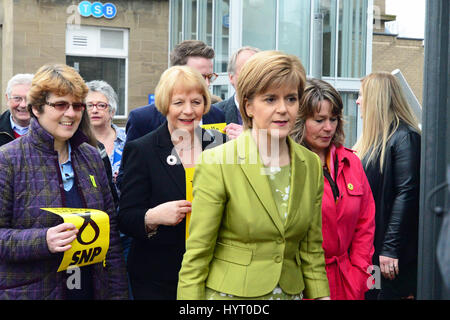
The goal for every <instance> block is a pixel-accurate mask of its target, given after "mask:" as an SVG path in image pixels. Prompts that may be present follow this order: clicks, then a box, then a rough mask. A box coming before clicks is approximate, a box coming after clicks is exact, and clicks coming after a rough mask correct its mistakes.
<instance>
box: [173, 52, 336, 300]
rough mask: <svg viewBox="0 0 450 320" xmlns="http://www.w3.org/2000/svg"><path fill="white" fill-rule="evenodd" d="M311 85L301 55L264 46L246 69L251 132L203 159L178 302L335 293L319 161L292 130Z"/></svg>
mask: <svg viewBox="0 0 450 320" xmlns="http://www.w3.org/2000/svg"><path fill="white" fill-rule="evenodd" d="M304 85H305V71H304V69H303V66H302V64H301V62H300V60H299V59H298V58H297V57H295V56H293V55H288V54H285V53H283V52H279V51H265V52H259V53H256V54H255V55H253V56H252V57H251V58H250V59H249V60H248V61H247V62H246V64H245V65H244V66H243V68H242V70H241V73H240V75H239V80H238V97H239V99H240V100H241V101H240V103H239V105H240V108H241V114H242V116H243V117H242V118H243V120H244V126H245V128H246V130H245V131H244V132H243V133H242V134H241V135H239V137H237V138H236V139H234V140H231V141H229V142H227V143H225V144H224V145H222V146H219V147H216V148H213V149H211V150H207V151H204V152H203V153H202V155H201V160H200V161H199V163H198V164H197V166H196V169H195V170H196V173H195V176H194V200H193V203H192V218H191V224H190V229H189V238H188V240H187V243H186V253H185V255H184V257H183V264H182V267H181V270H180V273H179V278H180V279H179V283H178V292H177V296H178V299H230V300H240V299H242V300H246V299H261V300H263V299H302V298H303V296H305V297H306V298H309V299H322V298H323V299H328V298H329V297H328V296H329V287H328V280H327V276H326V271H325V259H324V253H323V249H322V229H321V214H320V207H321V203H322V193H323V174H322V169H321V165H320V160H319V158H318V157H317V155H315V154H314V153H312V152H310V151H308V150H307V149H306V148H304V147H303V146H300V145H299V144H297V143H295V142H294V141H293V140H292V139H291V138H290V137H289V132H290V131H291V129H292V127H293V125H294V123H295V118H296V115H297V111H298V107H299V100H300V98H301V96H302V94H303V89H304ZM277 147H278V148H277ZM269 150H270V152H268V151H269Z"/></svg>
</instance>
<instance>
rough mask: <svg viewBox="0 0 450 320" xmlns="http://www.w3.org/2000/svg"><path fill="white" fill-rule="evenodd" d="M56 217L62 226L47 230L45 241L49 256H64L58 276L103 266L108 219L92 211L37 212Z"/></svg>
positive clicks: (75, 209) (76, 209) (97, 211)
mask: <svg viewBox="0 0 450 320" xmlns="http://www.w3.org/2000/svg"><path fill="white" fill-rule="evenodd" d="M41 209H42V210H45V211H48V212H51V213H54V214H57V215H59V216H60V217H61V218H62V219H63V220H64V223H61V224H59V225H57V226H55V227H53V228H50V229H48V231H47V235H46V240H47V245H48V248H49V250H50V252H52V253H58V252H64V256H63V259H62V261H61V264H60V265H59V268H58V272H59V271H63V270H66V269H67V268H69V267H71V266H74V265H76V266H79V267H82V266H85V265H89V264H94V263H99V262H102V261H103V262H105V259H106V253H107V251H108V248H109V233H110V225H109V216H108V214H107V213H106V212H103V211H100V210H96V209H80V208H41Z"/></svg>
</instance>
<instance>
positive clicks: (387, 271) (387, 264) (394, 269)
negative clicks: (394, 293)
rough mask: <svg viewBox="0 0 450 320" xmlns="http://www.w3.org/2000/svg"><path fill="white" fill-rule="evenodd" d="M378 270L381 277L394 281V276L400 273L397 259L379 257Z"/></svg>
mask: <svg viewBox="0 0 450 320" xmlns="http://www.w3.org/2000/svg"><path fill="white" fill-rule="evenodd" d="M380 270H381V274H382V275H383V277H385V278H386V279H389V280H394V279H395V276H396V275H398V274H399V272H400V270H399V269H398V259H394V258H389V257H386V256H380Z"/></svg>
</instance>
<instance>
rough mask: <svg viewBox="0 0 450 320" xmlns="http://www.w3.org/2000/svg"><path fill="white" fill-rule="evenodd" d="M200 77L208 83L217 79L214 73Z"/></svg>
mask: <svg viewBox="0 0 450 320" xmlns="http://www.w3.org/2000/svg"><path fill="white" fill-rule="evenodd" d="M202 76H203V79H205V80H206V79H208V80H209V82H210V83H213V82H214V80H216V79H217V77H219V75H218V74H217V73H215V72H213V73H210V74H202Z"/></svg>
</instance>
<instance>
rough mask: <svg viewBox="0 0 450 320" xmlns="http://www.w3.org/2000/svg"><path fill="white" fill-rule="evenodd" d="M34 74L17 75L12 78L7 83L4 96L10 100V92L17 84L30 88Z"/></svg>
mask: <svg viewBox="0 0 450 320" xmlns="http://www.w3.org/2000/svg"><path fill="white" fill-rule="evenodd" d="M33 77H34V74H31V73H18V74H16V75H15V76H13V77H12V78H11V79H9V81H8V85H7V87H6V94H7V95H8V98H11V92H12V89H13V87H14V86H16V85H18V84H28V85H30V86H31V82H32V81H33Z"/></svg>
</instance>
